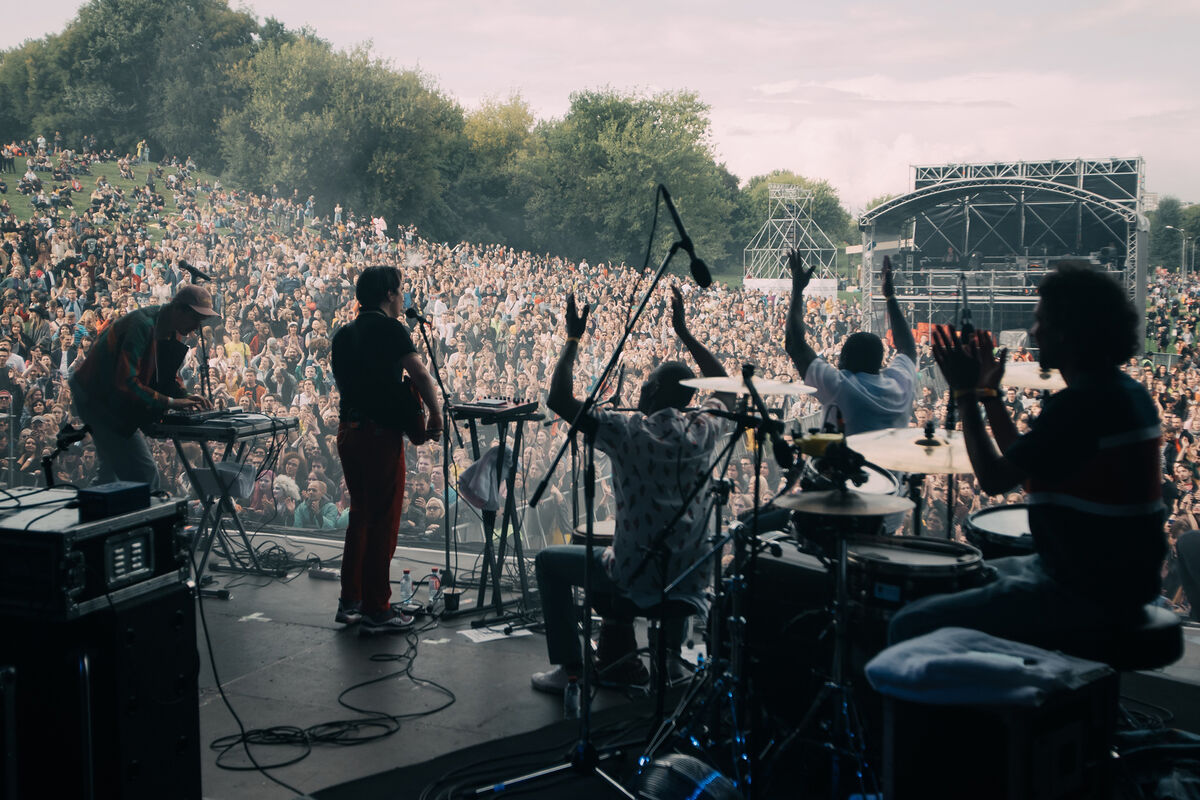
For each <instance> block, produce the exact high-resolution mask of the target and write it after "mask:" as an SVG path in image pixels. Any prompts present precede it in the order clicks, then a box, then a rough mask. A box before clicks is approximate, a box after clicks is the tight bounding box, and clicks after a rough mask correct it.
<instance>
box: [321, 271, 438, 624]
mask: <svg viewBox="0 0 1200 800" xmlns="http://www.w3.org/2000/svg"><path fill="white" fill-rule="evenodd" d="M355 295H356V296H357V298H358V302H359V304H360V305H361V307H362V310H361V311H360V312H359V315H358V317H357V318H356V319H355V320H354V321H353V322H351V323H350V324H348V325H346V326H344V327H342V328H341V329H340V330H338V332H337V333H336V334H335V335H334V337H333V343H332V361H333V378H334V380H335V381H336V382H337V387H338V391H339V392H340V394H341V424H340V425H339V427H338V436H337V449H338V456H339V457H340V458H341V460H342V472H343V474H344V475H345V478H346V487H347V489H349V491H350V521H349V525H348V527H347V528H346V545H345V549H344V551H343V553H342V593H341V597H339V598H338V610H337V616H336V617H335V619H336V620H337V621H338V622H341V623H346V624H351V623H355V622H359V621H361V623H362V626H361V628H360V629H359V630H360V631H361V632H364V633H380V632H389V631H401V630H405V629H407V628H408V627H410V626H411V625H412V621H413V620H412V617H410V616H408V615H406V614H403V613H400V612H398V611H396V610H394V609H393V608H392V607H391V604H390V600H391V595H392V591H391V564H392V556H393V555H394V554H395V552H396V535H397V533H398V531H399V529H400V512H401V509H402V508H403V506H404V475H405V467H404V438H403V435H404V434H403V429H404V427H405V423H406V422H407V420H404V419H401V418H400V416H399V414H400V412H399V409H400V408H401V407H402V402H401V401H402V399H403V394H402V393H403V392H408V391H410V390H409V388H408V386H407V385H405V384H404V383H403V382H402V379H403V377H404V374H405V373H407V374H408V376H409V378H410V380H411V381H412V383H413V386H414V387H415V388H416V390H417V392H418V394H420V396H421V399H422V400H423V401H424V403H425V408H426V410H427V412H428V416H427V419H428V423H427V425H428V427H427V429H426V432H425V438H424V439H423V440H422V441H433V440H437V439H440V438H441V436H442V430H441V426H442V412H441V406H440V404H439V403H438V397H437V390H436V389H435V387H434V383H433V379H432V378H431V377H430V376H429V372H428V370H426V369H425V365H424V364H423V363H422V362H421V359H420V358H419V357H418V356H417V352H416V349H415V348H414V347H413V343H412V338H411V337H410V336H409V335H408V330H407V329H406V328H405V327H404V325H403V324H401V322H400V321H399V317H400V316H401V315H402V314H403V313H404V295H403V294H402V293H401V291H400V270H398V269H396V268H394V267H368V268H367V269H365V270H363V273H362V275H361V276H359V278H358V284H357V285H356V286H355ZM415 443H416V444H420V443H421V442H415Z"/></svg>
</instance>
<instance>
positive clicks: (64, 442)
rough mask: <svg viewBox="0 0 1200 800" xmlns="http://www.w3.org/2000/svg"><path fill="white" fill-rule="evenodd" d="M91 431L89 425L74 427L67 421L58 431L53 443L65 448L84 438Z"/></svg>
mask: <svg viewBox="0 0 1200 800" xmlns="http://www.w3.org/2000/svg"><path fill="white" fill-rule="evenodd" d="M91 432H92V429H91V426H89V425H84V426H83V427H82V428H76V427H75V426H74V425H72V424H70V423H67V424H66V425H64V426H63V427H62V430H60V431H59V432H58V437H57V438H56V439H55V444H56V445H58V447H59V448H62V449H66V448H68V447H70V446H71V445H73V444H75V443H76V442H78V441H81V440H83V439H86V438H87V436H88V434H90V433H91Z"/></svg>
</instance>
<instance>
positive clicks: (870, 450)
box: [846, 428, 972, 475]
mask: <svg viewBox="0 0 1200 800" xmlns="http://www.w3.org/2000/svg"><path fill="white" fill-rule="evenodd" d="M846 444H847V445H848V446H849V447H850V449H851V450H854V451H856V452H859V453H862V454H863V456H864V457H865V458H866V459H867V461H870V462H871V463H872V464H875V465H877V466H880V467H884V468H885V469H894V470H896V471H897V472H917V473H921V474H924V475H953V474H956V473H966V474H970V473H971V471H972V470H971V459H970V458H969V457H968V456H967V445H966V442H964V441H963V438H962V432H961V431H934V434H933V439H932V440H929V441H926V439H925V431H924V429H922V428H885V429H884V430H881V431H870V432H868V433H856V434H854V435H853V436H847V437H846Z"/></svg>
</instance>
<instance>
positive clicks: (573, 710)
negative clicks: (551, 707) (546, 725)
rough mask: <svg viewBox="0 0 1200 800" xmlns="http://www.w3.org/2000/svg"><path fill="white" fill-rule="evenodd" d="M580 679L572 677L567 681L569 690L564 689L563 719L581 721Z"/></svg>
mask: <svg viewBox="0 0 1200 800" xmlns="http://www.w3.org/2000/svg"><path fill="white" fill-rule="evenodd" d="M579 698H580V694H579V678H576V677H575V676H574V675H572V676H571V677H570V678H568V679H567V688H565V689H563V717H564V718H565V719H579Z"/></svg>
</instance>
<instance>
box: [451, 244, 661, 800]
mask: <svg viewBox="0 0 1200 800" xmlns="http://www.w3.org/2000/svg"><path fill="white" fill-rule="evenodd" d="M682 247H683V243H682V242H673V243H672V244H671V249H670V250H668V251H667V254H666V255H665V256H663V260H662V262H661V263H660V264H659V265H658V270H657V271H656V272H655V274H654V279H653V280H652V281H651V282H650V286H649V287H648V288H647V289H646V293H645V294H644V295H643V296H642V299H641V302H640V303H638V307H637V308H636V309H634V312H633V314H632V315H631V316H630V317H629V321H628V322H627V323H626V324H625V330H624V331H622V332H621V338H620V339H619V340H618V341H617V346H616V349H614V350H613V353H612V355H611V356H609V359H608V363H607V364H605V365H604V371H603V372H601V373H600V378H599V380H597V381H596V383H595V384H594V385H593V386H592V390H591V392H589V393H588V396H587V398H586V399H585V400H584V401H583V403H582V404H581V405H580V407H579V411H578V413H577V414H576V415H575V419H573V420H571V427H570V429H569V430H568V431H567V438H566V441H564V442H563V443H562V445H560V446H559V448H558V453H556V454H555V456H554V460H553V461H552V462H551V463H550V466H549V467H548V468H547V470H546V474H545V475H544V476H543V477H542V480H541V481H540V482H539V483H538V485H537V488H536V489H534V492H533V494H532V495H531V496H530V498H529V506H530V508H533V507H535V506H537V504H538V502H539V501H540V500H541V499H542V495H543V494H545V493H546V489H547V488H548V487H549V485H550V479H551V477H553V475H554V471H555V469H557V468H558V463H559V461H561V460H562V457H563V455H564V454H565V453H566V451H567V449H568V448H569V447H570V443H571V441H572V440H573V439H574V438H575V434H576V433H577V432H578V431H579V429H580V427H579V426H580V423H581V422H582V421H583V420H584V419H586V418H587V415H588V414H589V413H591V410H592V408H593V407H594V406H595V405H596V401H597V398H598V397H599V395H600V391H601V390H602V389H603V388H604V386H606V385H607V383H608V377H609V376H610V375H611V374H612V372H613V370H614V369H616V367H617V362H618V361H620V359H621V354H622V353H623V352H624V350H625V343H626V342H627V341H628V340H629V336H630V334H632V333H633V330H634V328H635V327H637V323H638V320H640V319H641V316H642V314H643V313H644V312H645V310H646V306H647V305H649V304H650V298H651V297H653V296H654V290H655V289H657V288H658V284H659V282H660V281H662V278H663V275H665V274H666V272H667V267H669V266H670V265H671V259H672V258H674V257H675V254H676V253H677V252H679V250H680V248H682ZM583 442H584V462H583V463H584V481H583V484H584V487H583V506H584V520H585V523H586V526H587V527H586V529H587V538H586V540H585V544H584V548H585V552H584V562H583V611H584V613H583V680H582V681H581V682H580V695H581V698H580V709H579V739H578V741H577V742H576V743H575V745H574V746H573V747H572V748H571V752H570V754H569V755H568V757H567V760H566V761H565V762H564V763H562V764H559V765H557V766H554V767H549V768H547V769H541V770H537V771H535V772H530V773H526V774H524V775H520V776H518V777H516V778H512V779H510V780H506V781H502V782H499V783H495V784H493V785H491V786H488V787H480V788H479V789H477V790H476V791H475V796H479V795H480V794H487V793H489V792H491V793H496V792H499V791H503V790H505V789H508V788H510V787H512V786H514V785H516V784H521V783H526V782H528V781H531V780H535V779H537V778H541V777H543V776H545V775H556V774H558V773H559V772H564V771H566V770H568V769H574V770H575V771H576V772H579V773H581V774H594V775H597V776H599V777H600V778H601V779H603V780H604V781H606V782H607V783H608V784H609V785H610V786H612V787H613V789H615V790H616V791H617V792H618V793H620V794H621V795H622V796H624V797H627V798H629V800H635V798H634V796H633V795H632V794H630V793H629V792H628V791H627V790H626V789H625V788H624V787H623V786H621V784H620V783H618V782H617V781H616V780H615V779H614V778H612V777H611V776H609V775H608V774H607V773H605V772H604V770H602V769H600V765H599V764H600V760H601V755H600V754H599V753H598V752H597V750H596V747H595V745H594V744H592V691H591V685H592V676H591V661H592V566H593V564H592V560H593V554H594V552H595V548H594V544H595V493H596V449H595V444H596V443H595V437H594V436H593V435H589V434H585V435H584V437H583ZM522 568H523V567H522ZM618 752H619V751H615V752H613V753H606V754H605V756H611V755H617V753H618Z"/></svg>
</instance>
